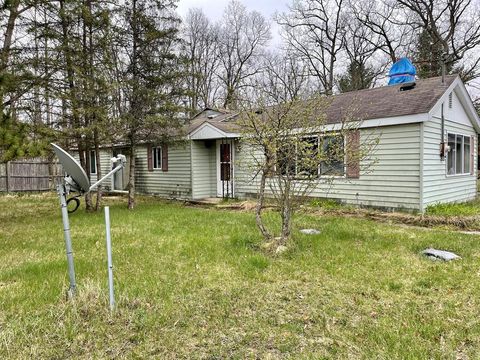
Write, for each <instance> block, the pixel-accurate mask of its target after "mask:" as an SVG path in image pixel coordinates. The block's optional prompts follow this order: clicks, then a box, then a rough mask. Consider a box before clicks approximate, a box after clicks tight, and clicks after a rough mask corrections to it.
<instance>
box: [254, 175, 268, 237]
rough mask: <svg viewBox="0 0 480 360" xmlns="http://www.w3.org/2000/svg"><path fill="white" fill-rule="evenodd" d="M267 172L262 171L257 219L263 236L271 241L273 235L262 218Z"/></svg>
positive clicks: (256, 212) (256, 209)
mask: <svg viewBox="0 0 480 360" xmlns="http://www.w3.org/2000/svg"><path fill="white" fill-rule="evenodd" d="M266 177H267V176H266V174H265V171H262V178H261V180H260V189H259V194H258V201H257V206H256V207H255V221H256V223H257V226H258V228H259V229H260V232H261V233H262V236H263V238H264V239H265V240H266V241H269V240H270V239H271V238H272V235H271V234H270V233H269V232H268V230H267V228H266V227H265V224H264V223H263V219H262V210H263V207H264V204H265V184H266Z"/></svg>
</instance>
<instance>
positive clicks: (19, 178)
mask: <svg viewBox="0 0 480 360" xmlns="http://www.w3.org/2000/svg"><path fill="white" fill-rule="evenodd" d="M62 174H63V170H62V167H61V165H60V164H58V163H52V162H49V161H47V160H46V159H42V158H36V159H25V160H16V161H9V162H7V163H0V192H25V191H48V190H53V189H54V188H55V184H56V183H57V181H58V180H59V178H61V177H62Z"/></svg>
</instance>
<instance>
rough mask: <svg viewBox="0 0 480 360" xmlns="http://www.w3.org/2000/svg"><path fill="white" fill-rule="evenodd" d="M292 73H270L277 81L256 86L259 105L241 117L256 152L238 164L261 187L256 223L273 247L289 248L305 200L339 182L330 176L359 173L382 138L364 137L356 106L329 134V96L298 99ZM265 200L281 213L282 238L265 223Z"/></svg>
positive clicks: (251, 151)
mask: <svg viewBox="0 0 480 360" xmlns="http://www.w3.org/2000/svg"><path fill="white" fill-rule="evenodd" d="M293 69H294V71H293V72H292V71H282V72H278V73H270V76H276V77H279V79H277V81H272V82H271V83H270V84H269V86H267V87H263V86H259V87H257V93H256V95H257V96H256V101H254V102H253V103H251V104H250V106H249V107H247V108H246V109H245V110H244V111H243V112H242V113H241V115H240V120H239V125H240V126H241V127H242V129H243V133H244V136H243V137H242V139H243V140H242V142H243V143H242V146H244V147H246V148H247V149H248V150H244V151H248V153H249V154H252V156H251V157H249V160H247V161H246V163H241V164H239V165H240V166H243V167H245V168H246V169H248V170H249V171H250V172H251V174H253V175H252V178H253V179H252V180H251V181H253V182H255V183H257V184H258V200H257V206H256V212H255V217H256V223H257V226H258V228H259V230H260V232H261V233H262V236H263V237H264V239H265V241H267V243H268V244H269V246H272V247H274V248H277V246H283V245H285V244H286V242H287V240H288V239H289V238H290V235H291V231H292V215H293V214H294V212H295V211H296V209H298V207H299V205H300V204H301V203H302V202H303V201H304V200H305V197H306V196H307V195H309V194H310V193H311V192H312V191H313V189H315V188H316V187H317V186H318V185H319V184H321V183H327V184H331V183H332V182H333V181H335V176H332V175H344V174H346V175H353V176H356V174H359V173H360V161H363V160H365V159H367V157H369V156H370V155H371V152H372V150H373V149H374V147H375V145H376V144H377V140H378V139H376V138H373V137H363V139H361V137H360V132H359V130H358V128H359V126H360V124H361V121H360V120H361V119H358V118H356V117H355V109H354V107H352V109H351V111H348V110H347V111H345V116H344V117H343V118H342V121H341V122H339V123H336V124H335V126H334V127H333V128H332V129H329V130H327V127H326V125H327V116H326V112H327V109H328V106H329V104H330V101H331V98H329V97H325V96H320V95H318V94H317V95H315V96H311V97H309V98H308V99H302V98H301V97H299V96H298V95H299V92H298V89H299V86H298V83H296V82H294V81H292V79H294V78H295V71H297V70H298V68H296V67H293ZM285 87H287V88H290V90H287V91H286V90H285ZM300 88H301V87H300ZM286 94H287V96H285V95H286ZM289 95H291V97H289V98H288V96H289ZM373 161H374V160H373V159H371V160H370V161H366V162H363V168H362V171H367V170H368V167H369V166H370V165H371V164H373ZM267 197H270V198H271V199H272V201H273V202H274V203H275V205H277V206H278V208H279V211H280V217H281V229H280V231H277V232H276V234H279V236H275V231H272V230H271V229H269V228H268V226H267V225H266V224H265V222H264V220H263V210H264V208H265V201H266V199H267Z"/></svg>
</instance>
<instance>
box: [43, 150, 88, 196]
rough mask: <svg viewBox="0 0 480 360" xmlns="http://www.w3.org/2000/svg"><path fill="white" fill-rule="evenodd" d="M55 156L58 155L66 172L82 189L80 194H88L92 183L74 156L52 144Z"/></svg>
mask: <svg viewBox="0 0 480 360" xmlns="http://www.w3.org/2000/svg"><path fill="white" fill-rule="evenodd" d="M51 145H52V146H53V150H55V154H57V156H58V159H59V160H60V163H61V164H62V166H63V169H64V170H65V172H66V173H67V174H68V175H69V176H70V177H71V178H72V179H73V181H75V183H76V185H78V187H79V188H80V189H79V190H80V192H88V191H89V189H90V181H89V180H88V176H87V174H86V173H85V170H83V168H82V166H81V165H80V164H79V163H78V161H77V160H75V159H74V158H73V156H72V155H70V154H69V153H67V152H66V151H65V150H63V149H62V148H61V147H60V146H58V145H55V144H51Z"/></svg>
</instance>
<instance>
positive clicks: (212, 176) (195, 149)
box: [91, 75, 480, 211]
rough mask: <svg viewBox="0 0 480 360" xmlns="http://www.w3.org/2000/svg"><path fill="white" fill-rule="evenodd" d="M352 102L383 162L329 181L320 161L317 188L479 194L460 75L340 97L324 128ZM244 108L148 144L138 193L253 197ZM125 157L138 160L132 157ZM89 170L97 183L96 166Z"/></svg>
mask: <svg viewBox="0 0 480 360" xmlns="http://www.w3.org/2000/svg"><path fill="white" fill-rule="evenodd" d="M352 103H355V104H357V105H356V107H357V110H358V111H359V114H362V117H363V119H364V120H363V121H362V122H361V124H360V127H359V130H358V131H359V136H360V141H362V139H363V138H367V137H370V138H371V137H372V135H373V136H378V145H377V146H376V149H375V153H374V154H373V156H374V157H375V158H376V162H375V163H374V164H373V166H372V167H371V168H369V171H368V172H363V171H362V164H360V167H359V170H358V171H350V170H349V169H346V168H345V167H343V166H340V167H339V168H338V169H337V170H338V174H336V175H338V176H337V178H336V180H335V181H334V182H333V183H332V184H329V185H328V186H327V185H325V184H324V183H323V182H322V181H320V179H321V177H322V176H323V173H322V171H321V169H320V167H319V181H318V185H317V186H316V188H315V189H314V190H313V192H312V193H311V195H310V196H312V197H318V198H326V197H327V198H332V199H337V200H339V201H341V202H343V203H348V204H354V205H359V206H373V207H380V208H388V209H406V210H412V211H424V210H425V208H426V207H427V206H428V205H431V204H436V203H446V202H461V201H467V200H472V199H474V198H475V197H476V193H477V154H478V145H477V143H478V141H477V139H478V134H479V133H480V121H479V117H478V115H477V112H476V110H475V108H474V106H473V103H472V101H471V99H470V97H469V95H468V93H467V90H466V89H465V86H464V84H463V83H462V81H461V79H460V78H459V77H458V76H456V75H449V76H446V77H445V78H444V80H443V81H442V78H441V77H436V78H430V79H424V80H417V82H416V86H415V87H413V88H411V87H405V86H404V85H402V84H400V85H395V86H385V87H379V88H374V89H368V90H360V91H355V92H349V93H344V94H339V95H335V96H333V98H332V101H331V102H330V105H329V107H328V109H327V111H326V118H327V123H326V125H325V126H327V127H328V126H332V128H333V126H334V125H335V123H338V122H339V121H340V120H339V119H341V117H342V113H343V112H344V111H346V110H345V109H347V108H348V106H349V104H352ZM237 115H238V113H235V112H230V111H223V110H215V109H205V110H204V111H202V112H201V113H199V114H198V115H197V116H195V117H194V118H193V119H192V121H191V122H190V124H189V127H188V130H187V141H186V142H182V144H181V145H180V144H179V145H170V146H169V147H168V148H167V147H166V146H164V147H152V146H149V145H142V146H141V147H140V148H139V149H138V150H137V155H136V158H135V160H134V161H135V162H136V189H137V191H138V192H140V193H144V194H155V195H159V196H163V197H166V198H177V199H191V200H196V199H203V198H211V197H227V196H228V197H233V196H234V197H238V198H245V197H251V196H255V194H256V192H257V183H258V179H256V178H254V176H253V175H252V174H251V173H249V171H248V170H247V168H246V167H243V166H242V165H241V164H242V160H245V159H246V158H248V157H249V156H251V150H250V149H248V148H246V147H245V146H242V134H241V132H240V131H239V128H238V126H236V125H235V118H236V116H237ZM442 131H443V133H444V134H443V136H442ZM443 139H444V140H443ZM442 141H445V143H446V144H445V146H446V150H445V153H444V155H445V156H441V153H442V148H441V146H442ZM447 145H448V146H447ZM122 151H123V152H125V149H122V147H121V146H119V147H114V152H115V153H112V150H111V148H109V149H108V150H107V149H105V150H102V153H101V162H102V164H101V165H102V171H103V173H104V174H105V173H106V172H107V171H108V170H109V169H110V168H111V163H110V158H111V157H112V156H113V155H116V153H122ZM126 155H127V154H126ZM127 161H132V159H130V158H128V155H127ZM91 170H92V171H91V172H92V175H91V176H92V181H93V180H95V178H96V176H95V171H94V170H95V164H92V168H91ZM127 179H128V169H126V170H124V172H123V174H121V173H119V174H118V175H116V176H115V178H114V179H113V180H112V183H111V185H110V190H118V191H122V190H124V189H125V187H126V184H127Z"/></svg>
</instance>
